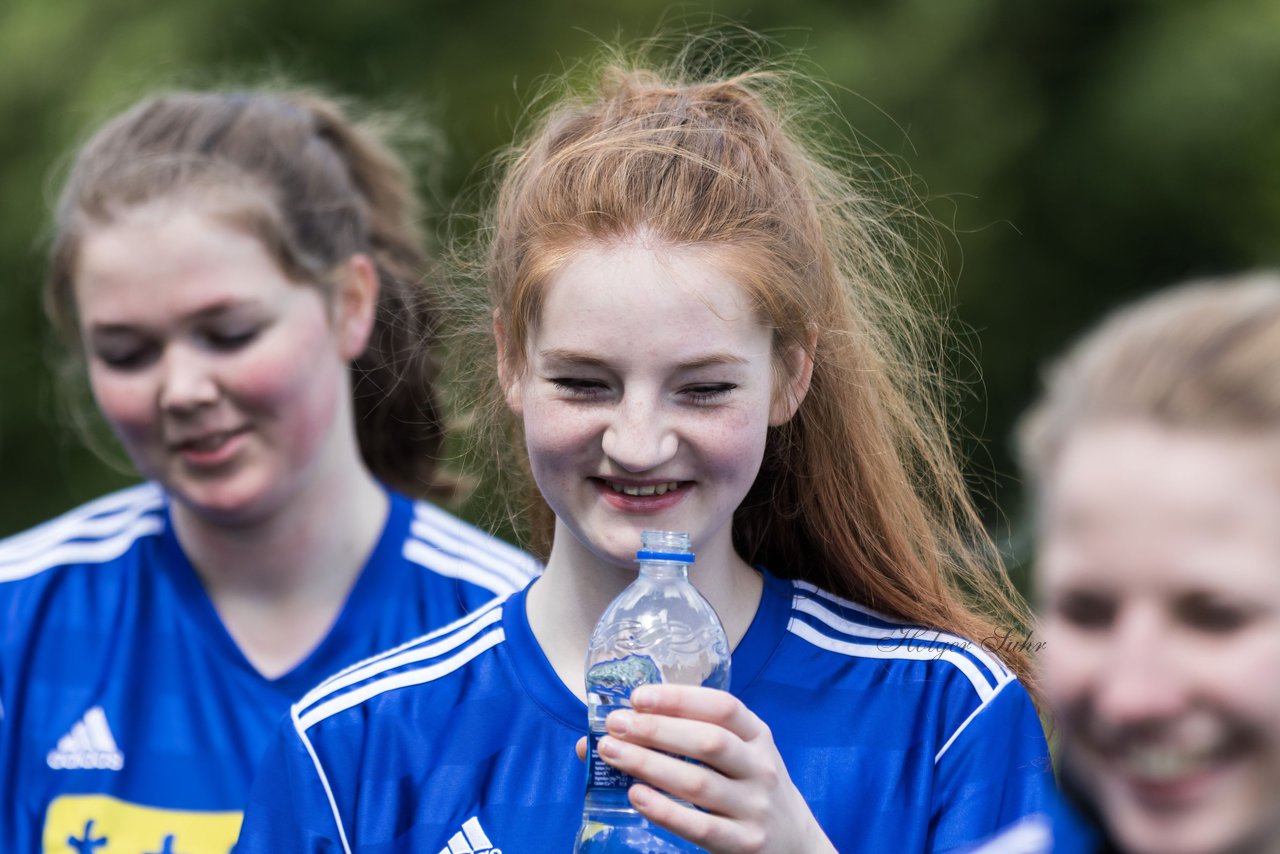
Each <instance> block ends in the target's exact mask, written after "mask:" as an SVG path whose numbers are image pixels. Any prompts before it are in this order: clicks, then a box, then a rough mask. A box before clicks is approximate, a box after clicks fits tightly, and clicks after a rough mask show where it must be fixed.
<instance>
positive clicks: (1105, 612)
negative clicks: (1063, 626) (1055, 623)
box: [1050, 590, 1116, 631]
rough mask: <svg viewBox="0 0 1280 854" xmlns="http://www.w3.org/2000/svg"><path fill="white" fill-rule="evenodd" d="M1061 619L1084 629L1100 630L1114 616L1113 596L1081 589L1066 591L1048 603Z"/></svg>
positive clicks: (1104, 627) (1105, 626)
mask: <svg viewBox="0 0 1280 854" xmlns="http://www.w3.org/2000/svg"><path fill="white" fill-rule="evenodd" d="M1050 605H1051V608H1052V610H1053V611H1054V612H1055V613H1056V614H1057V615H1058V616H1059V617H1061V618H1062V619H1063V620H1065V621H1066V622H1068V623H1071V624H1072V625H1074V626H1075V627H1076V628H1079V629H1083V630H1085V631H1101V630H1105V629H1107V628H1108V627H1110V625H1111V623H1112V622H1113V621H1114V620H1115V617H1116V602H1115V599H1114V597H1112V596H1108V595H1106V594H1102V593H1094V592H1088V591H1083V590H1075V591H1067V592H1064V593H1061V594H1059V595H1058V596H1056V597H1055V599H1054V601H1053V602H1051V603H1050Z"/></svg>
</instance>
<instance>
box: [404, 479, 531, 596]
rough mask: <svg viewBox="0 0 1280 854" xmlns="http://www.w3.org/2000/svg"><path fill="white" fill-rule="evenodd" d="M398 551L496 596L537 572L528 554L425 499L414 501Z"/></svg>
mask: <svg viewBox="0 0 1280 854" xmlns="http://www.w3.org/2000/svg"><path fill="white" fill-rule="evenodd" d="M402 553H403V555H404V558H405V559H406V560H408V561H410V562H412V563H416V564H418V565H419V566H424V567H426V568H427V569H430V570H432V571H433V572H437V573H439V574H441V575H444V576H447V577H449V578H454V579H458V580H460V581H466V582H469V583H471V584H475V585H477V586H479V587H483V588H484V589H486V590H489V591H490V592H492V593H493V594H494V595H495V596H505V595H506V594H508V593H514V592H515V591H517V590H520V589H521V588H523V587H524V586H525V585H526V584H528V583H529V581H530V580H531V579H533V578H534V577H535V576H536V575H537V574H538V573H539V572H541V565H540V564H539V563H538V561H537V560H536V559H534V557H533V556H532V555H529V554H527V553H525V552H523V551H521V550H520V549H518V548H516V547H515V546H512V545H510V544H508V543H505V542H503V541H502V540H500V539H498V538H497V537H495V536H493V535H492V534H487V533H485V532H484V531H481V530H480V529H479V528H477V527H475V526H474V525H471V524H469V523H467V522H464V521H463V520H461V519H459V518H458V517H457V516H454V515H453V514H451V513H447V512H445V511H444V510H441V509H440V508H439V507H436V506H434V505H432V504H429V503H427V502H425V501H415V502H413V519H412V521H411V522H410V524H409V535H408V536H407V537H406V538H405V542H404V548H403V551H402Z"/></svg>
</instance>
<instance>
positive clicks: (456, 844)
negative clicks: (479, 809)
mask: <svg viewBox="0 0 1280 854" xmlns="http://www.w3.org/2000/svg"><path fill="white" fill-rule="evenodd" d="M440 854H502V849H501V848H494V847H493V843H492V842H490V841H489V837H488V836H486V835H485V832H484V829H483V828H481V827H480V819H479V818H478V817H477V816H474V815H473V816H472V817H471V818H469V819H467V820H466V821H464V822H463V823H462V830H460V831H458V832H457V833H455V834H454V835H453V836H451V837H449V844H448V845H447V846H445V847H444V848H441V849H440Z"/></svg>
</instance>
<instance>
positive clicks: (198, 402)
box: [159, 344, 218, 414]
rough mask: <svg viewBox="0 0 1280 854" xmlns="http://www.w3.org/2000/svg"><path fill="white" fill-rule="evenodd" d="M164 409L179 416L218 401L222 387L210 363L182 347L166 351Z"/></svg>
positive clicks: (163, 375)
mask: <svg viewBox="0 0 1280 854" xmlns="http://www.w3.org/2000/svg"><path fill="white" fill-rule="evenodd" d="M162 371H163V373H162V376H161V387H160V397H159V403H160V408H161V409H163V410H165V411H167V412H173V413H176V414H185V413H189V412H194V411H195V410H197V409H200V408H201V407H204V406H209V405H211V404H213V403H214V402H215V401H216V400H217V399H218V384H217V381H216V379H215V377H214V374H213V370H212V366H211V365H209V364H208V360H207V359H206V358H205V357H204V356H203V355H201V354H200V353H199V352H196V351H195V350H194V349H193V348H190V347H186V346H183V345H181V344H174V345H171V346H170V347H169V348H167V349H166V351H165V354H164V362H163V366H162Z"/></svg>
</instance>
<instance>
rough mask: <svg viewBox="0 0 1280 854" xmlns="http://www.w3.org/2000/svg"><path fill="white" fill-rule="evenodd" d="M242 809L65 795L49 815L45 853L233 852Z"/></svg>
mask: <svg viewBox="0 0 1280 854" xmlns="http://www.w3.org/2000/svg"><path fill="white" fill-rule="evenodd" d="M240 820H241V815H240V813H238V812H185V811H183V810H166V809H157V808H156V807H146V806H142V805H141V804H131V803H129V802H128V801H122V800H119V799H117V798H111V797H108V796H106V795H63V796H61V797H59V798H55V799H54V801H53V803H52V804H50V805H49V812H48V813H47V814H46V815H45V820H44V852H45V854H54V852H57V854H227V852H229V851H230V850H231V846H232V845H234V844H235V842H236V837H238V836H239V835H240Z"/></svg>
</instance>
